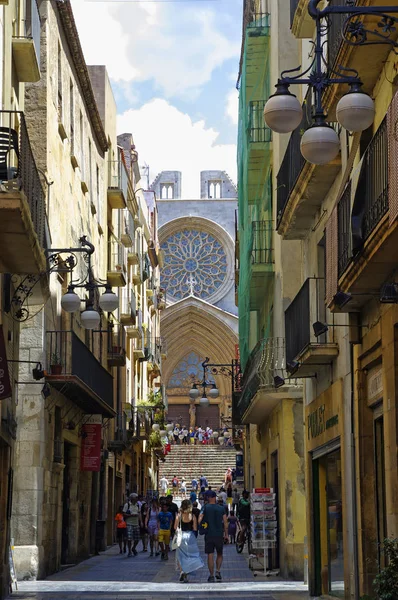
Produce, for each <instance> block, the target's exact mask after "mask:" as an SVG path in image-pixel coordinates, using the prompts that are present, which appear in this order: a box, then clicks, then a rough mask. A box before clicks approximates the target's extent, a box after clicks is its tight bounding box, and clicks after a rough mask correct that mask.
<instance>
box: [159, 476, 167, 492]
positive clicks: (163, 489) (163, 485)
mask: <svg viewBox="0 0 398 600" xmlns="http://www.w3.org/2000/svg"><path fill="white" fill-rule="evenodd" d="M159 486H160V493H161V494H163V495H164V496H167V492H168V489H169V482H168V479H166V476H165V475H163V477H162V478H161V480H160V481H159Z"/></svg>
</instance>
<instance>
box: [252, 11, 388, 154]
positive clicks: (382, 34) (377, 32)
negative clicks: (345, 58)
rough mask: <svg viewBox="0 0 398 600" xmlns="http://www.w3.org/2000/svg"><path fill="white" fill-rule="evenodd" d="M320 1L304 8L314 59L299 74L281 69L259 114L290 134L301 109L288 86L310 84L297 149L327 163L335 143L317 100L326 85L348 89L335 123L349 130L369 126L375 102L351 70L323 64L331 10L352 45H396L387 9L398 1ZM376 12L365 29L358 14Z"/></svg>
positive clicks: (336, 148) (335, 149)
mask: <svg viewBox="0 0 398 600" xmlns="http://www.w3.org/2000/svg"><path fill="white" fill-rule="evenodd" d="M321 3H322V0H310V2H309V3H308V12H309V14H310V16H311V17H312V19H313V20H314V21H315V24H316V36H315V41H313V42H312V44H313V46H314V58H313V60H312V62H311V64H310V66H309V67H308V68H307V69H306V70H305V71H304V72H302V73H299V74H298V75H293V73H295V72H297V71H299V70H300V67H297V68H296V69H290V70H287V71H284V72H283V73H282V74H281V76H280V78H279V79H278V83H277V84H276V92H275V94H274V95H273V96H271V97H270V98H269V100H268V102H267V103H266V105H265V107H264V119H265V122H266V123H267V125H268V126H269V127H270V129H272V130H273V131H275V132H277V133H290V132H292V131H293V130H294V129H296V128H297V127H298V126H299V125H300V123H301V119H302V108H301V105H300V102H299V101H298V99H297V98H296V96H295V95H294V94H292V93H291V92H290V91H289V87H290V86H291V85H294V84H302V85H308V86H310V87H311V88H312V90H313V94H314V98H315V104H314V111H313V125H312V126H311V127H310V128H309V129H307V131H306V132H305V133H304V135H303V136H302V140H301V153H302V155H303V156H304V158H305V159H306V160H308V161H309V162H311V163H314V164H326V163H328V162H330V161H331V160H333V159H334V158H335V157H336V155H337V154H338V151H339V148H340V141H339V136H338V135H337V133H336V132H335V130H334V129H333V128H332V127H331V126H330V125H328V124H327V123H326V114H325V111H324V107H323V104H322V97H323V94H324V92H325V90H326V89H327V88H328V87H330V86H331V85H338V84H348V88H349V89H348V92H347V93H346V94H345V95H344V96H343V97H342V98H341V99H340V101H339V102H338V104H337V109H336V114H337V120H338V121H339V123H340V125H342V127H344V128H345V129H347V130H349V131H363V130H364V129H367V128H368V127H370V125H371V124H372V122H373V119H374V113H375V111H374V103H373V100H372V98H371V97H370V96H369V95H368V94H366V93H365V92H363V91H362V89H361V88H362V81H361V79H360V77H359V73H358V72H357V71H356V70H355V69H344V68H343V67H337V70H335V69H333V68H332V67H328V64H327V60H326V59H325V56H324V47H325V39H324V38H325V36H326V35H327V34H328V32H329V30H330V27H331V22H332V19H333V16H334V15H339V14H340V15H341V14H343V15H347V17H346V20H345V22H344V24H343V27H342V33H343V40H344V41H345V42H346V43H347V44H350V45H351V46H366V45H375V44H390V45H391V47H392V48H394V49H395V48H398V43H397V42H396V41H395V40H394V39H393V35H392V34H393V33H394V32H395V31H396V27H395V24H396V23H398V18H397V17H394V16H392V15H391V13H398V5H397V6H355V0H346V3H345V5H339V6H337V5H331V4H327V5H326V6H325V8H323V9H319V8H318V6H319V5H320V4H321ZM366 15H375V16H378V17H380V21H379V22H378V23H377V28H376V29H372V30H370V29H366V27H365V24H364V23H363V21H361V19H360V17H363V16H366Z"/></svg>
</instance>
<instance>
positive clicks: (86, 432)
mask: <svg viewBox="0 0 398 600" xmlns="http://www.w3.org/2000/svg"><path fill="white" fill-rule="evenodd" d="M101 427H102V415H91V417H90V418H89V420H88V421H87V422H86V423H85V424H84V425H83V427H82V433H81V435H82V447H81V454H80V470H81V471H99V470H100V468H101Z"/></svg>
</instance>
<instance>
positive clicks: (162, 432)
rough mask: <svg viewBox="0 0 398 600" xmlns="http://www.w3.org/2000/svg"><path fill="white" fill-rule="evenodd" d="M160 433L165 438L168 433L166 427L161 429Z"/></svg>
mask: <svg viewBox="0 0 398 600" xmlns="http://www.w3.org/2000/svg"><path fill="white" fill-rule="evenodd" d="M159 435H160V437H162V438H163V437H164V436H165V435H166V431H165V430H164V429H160V431H159Z"/></svg>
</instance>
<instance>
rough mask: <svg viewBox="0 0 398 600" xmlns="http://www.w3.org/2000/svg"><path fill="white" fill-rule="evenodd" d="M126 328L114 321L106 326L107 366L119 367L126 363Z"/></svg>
mask: <svg viewBox="0 0 398 600" xmlns="http://www.w3.org/2000/svg"><path fill="white" fill-rule="evenodd" d="M126 339H127V336H126V330H125V328H124V327H123V326H122V325H120V323H115V324H113V325H112V326H109V328H108V366H113V367H121V366H124V365H125V364H126Z"/></svg>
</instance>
